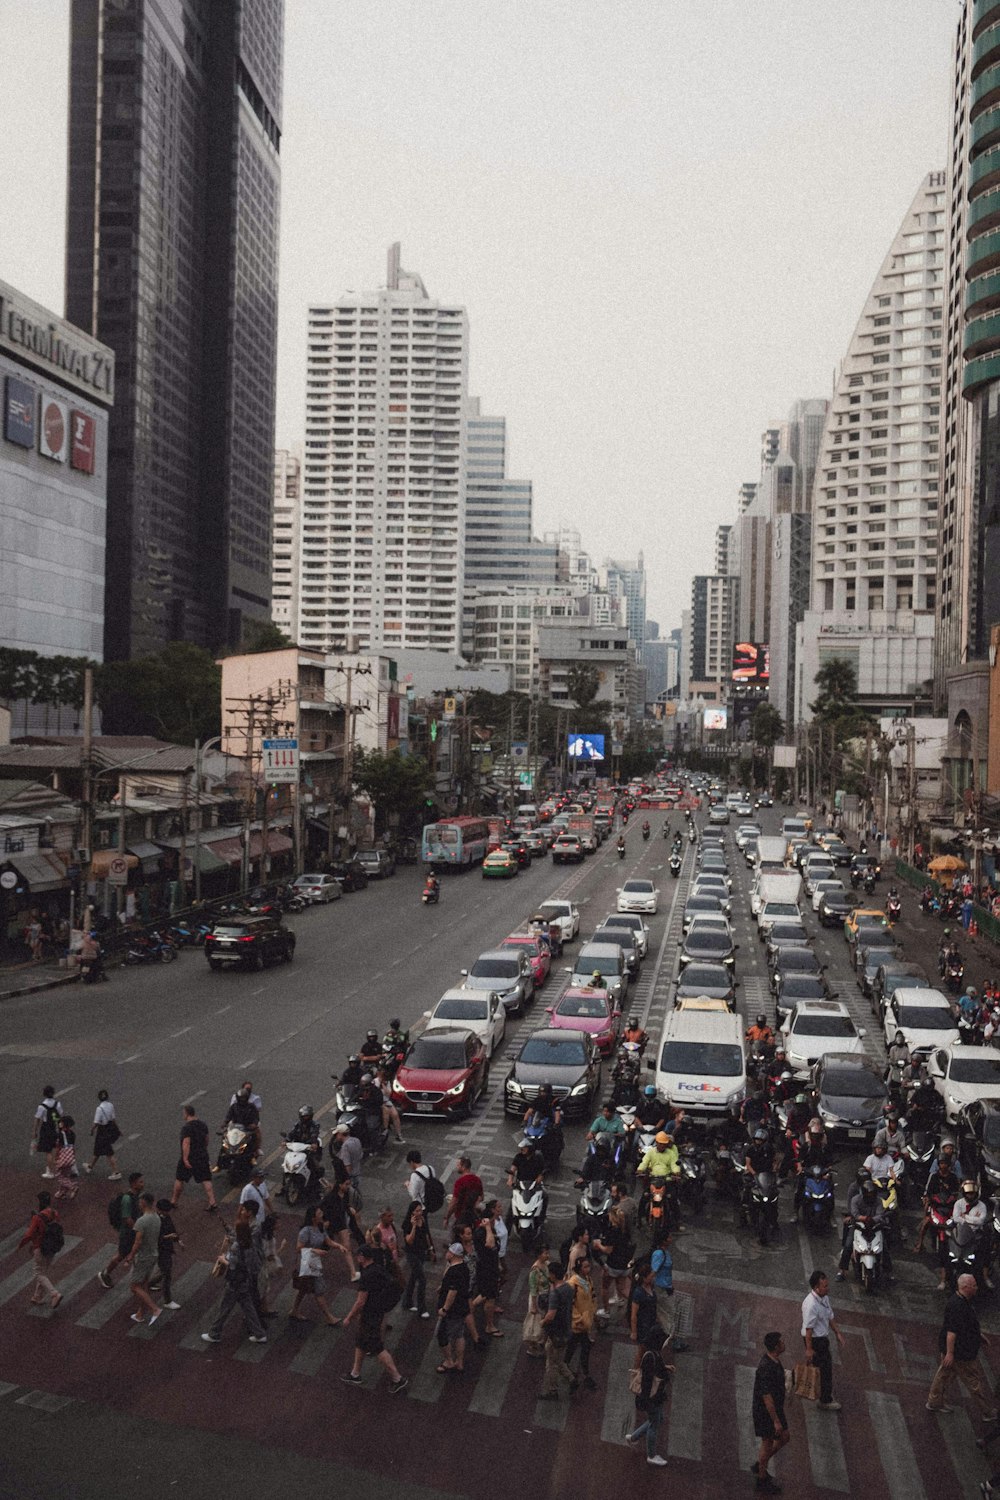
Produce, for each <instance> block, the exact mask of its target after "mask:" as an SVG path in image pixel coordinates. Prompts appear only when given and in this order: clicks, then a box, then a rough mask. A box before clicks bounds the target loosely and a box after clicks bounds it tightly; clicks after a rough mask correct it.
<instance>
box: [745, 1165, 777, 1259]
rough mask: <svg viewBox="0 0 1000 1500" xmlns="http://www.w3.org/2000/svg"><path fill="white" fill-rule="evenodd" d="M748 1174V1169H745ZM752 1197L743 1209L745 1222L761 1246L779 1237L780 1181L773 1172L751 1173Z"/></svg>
mask: <svg viewBox="0 0 1000 1500" xmlns="http://www.w3.org/2000/svg"><path fill="white" fill-rule="evenodd" d="M743 1170H744V1172H746V1170H747V1169H746V1167H744V1168H743ZM748 1175H749V1177H750V1178H751V1182H750V1197H749V1202H748V1203H746V1204H745V1206H744V1209H743V1218H744V1222H745V1223H746V1224H748V1225H749V1227H750V1228H751V1229H752V1230H753V1231H754V1233H755V1234H756V1236H757V1239H758V1241H759V1243H760V1244H761V1245H766V1244H767V1243H768V1241H769V1239H771V1238H772V1237H773V1238H775V1239H776V1238H777V1235H778V1179H777V1178H776V1177H775V1175H774V1173H773V1172H756V1173H754V1172H750V1173H749V1174H748Z"/></svg>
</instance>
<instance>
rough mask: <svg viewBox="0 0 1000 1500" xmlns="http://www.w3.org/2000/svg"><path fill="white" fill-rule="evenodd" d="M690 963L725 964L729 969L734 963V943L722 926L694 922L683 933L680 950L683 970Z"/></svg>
mask: <svg viewBox="0 0 1000 1500" xmlns="http://www.w3.org/2000/svg"><path fill="white" fill-rule="evenodd" d="M690 963H706V964H725V965H726V968H727V969H731V968H733V967H734V966H735V964H736V945H735V944H734V942H733V940H732V938H731V937H730V935H729V933H728V932H727V931H726V930H725V928H723V927H719V926H712V927H710V926H708V925H707V924H705V925H704V926H701V925H698V924H695V926H694V927H692V928H691V930H690V932H688V933H686V934H685V937H684V943H683V946H682V948H681V952H680V964H681V970H682V971H683V970H684V969H685V968H686V967H687V965H688V964H690Z"/></svg>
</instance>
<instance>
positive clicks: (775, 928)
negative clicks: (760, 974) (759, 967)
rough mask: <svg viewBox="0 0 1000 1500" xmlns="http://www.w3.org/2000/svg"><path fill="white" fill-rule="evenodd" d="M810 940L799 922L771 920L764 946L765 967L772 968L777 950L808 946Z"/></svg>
mask: <svg viewBox="0 0 1000 1500" xmlns="http://www.w3.org/2000/svg"><path fill="white" fill-rule="evenodd" d="M811 942H812V938H811V937H810V936H809V934H808V932H806V930H805V928H804V927H803V925H802V923H801V922H783V921H781V920H780V919H779V920H778V921H777V922H772V923H771V925H770V927H769V928H768V931H767V942H766V944H765V946H764V956H765V958H766V960H767V967H768V968H769V969H773V968H774V966H775V964H776V963H777V961H778V954H779V952H783V951H787V949H789V948H808V947H809V945H810V943H811Z"/></svg>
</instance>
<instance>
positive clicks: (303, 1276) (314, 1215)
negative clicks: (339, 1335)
mask: <svg viewBox="0 0 1000 1500" xmlns="http://www.w3.org/2000/svg"><path fill="white" fill-rule="evenodd" d="M296 1245H297V1252H296V1253H297V1255H298V1266H297V1268H296V1274H295V1275H294V1276H293V1277H292V1286H293V1287H294V1288H295V1301H294V1302H293V1303H292V1308H291V1311H290V1312H289V1314H288V1316H289V1317H290V1318H292V1319H294V1321H295V1322H297V1323H304V1322H305V1321H306V1320H305V1318H303V1316H302V1314H301V1313H300V1312H299V1308H300V1307H301V1306H302V1303H303V1302H304V1300H305V1299H306V1297H315V1298H316V1301H317V1303H318V1304H319V1310H320V1312H321V1313H322V1314H323V1318H324V1320H325V1322H326V1324H327V1327H328V1328H339V1327H340V1319H339V1318H335V1317H334V1316H333V1313H332V1312H331V1311H330V1307H329V1304H328V1303H327V1300H326V1282H325V1281H324V1280H323V1261H324V1258H325V1257H326V1256H327V1255H328V1254H329V1253H330V1251H331V1250H340V1246H339V1245H338V1244H337V1242H336V1241H335V1240H331V1239H330V1236H329V1235H328V1234H327V1232H326V1225H325V1223H324V1222H323V1210H322V1209H321V1208H320V1207H319V1205H318V1204H317V1205H315V1206H314V1207H313V1208H309V1209H307V1210H306V1216H305V1219H304V1220H303V1222H302V1228H301V1229H300V1230H299V1235H298V1240H297V1242H296ZM341 1253H342V1252H341Z"/></svg>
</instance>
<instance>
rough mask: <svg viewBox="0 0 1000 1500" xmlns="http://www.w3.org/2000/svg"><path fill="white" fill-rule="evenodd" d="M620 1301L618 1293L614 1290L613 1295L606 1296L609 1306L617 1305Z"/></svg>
mask: <svg viewBox="0 0 1000 1500" xmlns="http://www.w3.org/2000/svg"><path fill="white" fill-rule="evenodd" d="M620 1301H621V1298H620V1297H619V1295H618V1293H617V1292H616V1293H615V1295H614V1296H613V1297H609V1298H608V1306H609V1307H617V1306H618V1304H619V1302H620Z"/></svg>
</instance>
